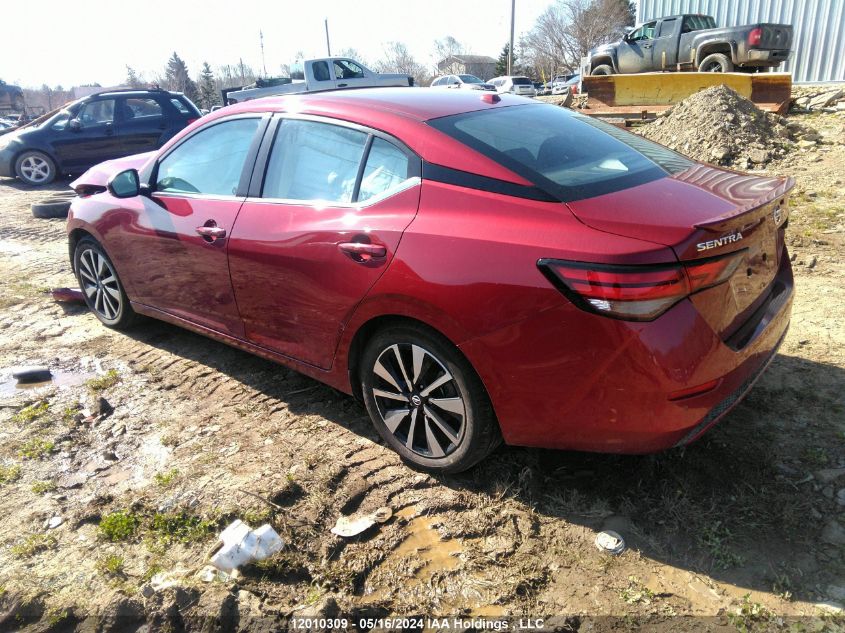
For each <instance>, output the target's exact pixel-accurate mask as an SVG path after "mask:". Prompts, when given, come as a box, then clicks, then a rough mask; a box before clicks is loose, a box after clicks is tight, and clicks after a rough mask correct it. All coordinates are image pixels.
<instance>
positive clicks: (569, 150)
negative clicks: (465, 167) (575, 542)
mask: <svg viewBox="0 0 845 633" xmlns="http://www.w3.org/2000/svg"><path fill="white" fill-rule="evenodd" d="M428 123H429V125H431V126H432V127H434V128H436V129H438V130H440V131H441V132H444V133H445V134H448V135H449V136H451V137H453V138H455V139H457V140H458V141H460V142H461V143H464V144H465V145H468V146H469V147H472V148H473V149H475V150H477V151H479V152H481V153H482V154H484V155H486V156H489V157H490V158H492V159H493V160H495V161H496V162H499V163H501V164H502V165H504V166H505V167H507V168H509V169H511V170H512V171H514V172H516V173H517V174H519V175H521V176H523V177H524V178H526V179H528V180H530V181H531V182H533V183H534V184H536V185H537V186H538V187H540V188H541V189H543V190H544V191H546V192H547V193H549V194H551V195H552V196H554V197H555V198H557V199H559V200H563V201H572V200H580V199H582V198H591V197H593V196H598V195H602V194H605V193H611V192H613V191H619V190H621V189H627V188H629V187H635V186H637V185H641V184H644V183H647V182H650V181H652V180H657V179H658V178H663V177H664V176H666V175H667V174H670V173H678V172H680V171H683V170H685V169H688V168H689V167H691V166H692V165H693V163H692V161H690V160H689V159H687V158H684V157H683V156H681V155H680V154H677V153H675V152H673V151H671V150H669V149H667V148H665V147H663V146H661V145H657V144H656V143H652V142H651V141H648V140H646V139H644V138H642V137H639V136H636V135H634V134H631V133H629V132H626V131H624V130H621V129H620V128H617V127H615V126H613V125H610V124H609V123H604V122H602V121H597V120H595V119H592V118H590V117H586V116H583V115H581V114H576V113H573V112H571V111H568V110H566V109H564V108H561V107H558V106H553V105H539V104H538V105H530V106H510V107H501V108H494V109H490V110H480V111H477V112H468V113H465V114H457V115H453V116H448V117H442V118H439V119H433V120H431V121H429V122H428Z"/></svg>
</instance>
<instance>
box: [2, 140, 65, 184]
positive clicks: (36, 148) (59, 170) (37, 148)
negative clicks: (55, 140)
mask: <svg viewBox="0 0 845 633" xmlns="http://www.w3.org/2000/svg"><path fill="white" fill-rule="evenodd" d="M27 152H40V153H41V154H44V155H45V156H46V157H47V158H49V159H50V160H51V161H53V167H55V168H56V178H59V177H60V176H63V175H64V173H65V171H64V167H63V166H62V163H61V161H59V159H58V158H57V157H56V154H55V153H54V152H53V151H52V149H49V148H47V147H44V146H42V145H24V146H23V147H22V148H21V149H20V150H19V151H17V152H15V155H14V156H13V157H12V170H13V171H14V172H15V176H17V167H18V159H20V157H21V156H23V155H24V154H26V153H27Z"/></svg>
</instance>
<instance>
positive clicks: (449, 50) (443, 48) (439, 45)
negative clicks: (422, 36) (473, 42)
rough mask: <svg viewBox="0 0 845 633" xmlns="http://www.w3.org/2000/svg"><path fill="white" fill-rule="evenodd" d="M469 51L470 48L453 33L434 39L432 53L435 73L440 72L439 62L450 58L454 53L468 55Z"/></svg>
mask: <svg viewBox="0 0 845 633" xmlns="http://www.w3.org/2000/svg"><path fill="white" fill-rule="evenodd" d="M468 52H469V51H468V49H467V48H466V47H465V46H464V45H463V44H461V43H460V42H459V41H458V40H456V39H455V38H454V37H452V36H451V35H447V36H446V37H444V38H443V39H439V40H434V51H433V52H432V54H431V56H432V60H433V67H434V74H435V75H436V74H439V73H440V70H439V69H438V64H439V63H440V62H442V61H443V60H444V59H448V58H449V57H452V56H453V55H466V54H467V53H468Z"/></svg>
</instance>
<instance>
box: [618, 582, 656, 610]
mask: <svg viewBox="0 0 845 633" xmlns="http://www.w3.org/2000/svg"><path fill="white" fill-rule="evenodd" d="M619 596H620V597H621V598H622V599H623V600H624V601H625V602H627V603H628V604H651V603H652V601H653V600H654V592H653V591H652V590H651V589H649V588H648V587H646V586H645V585H644V584H643V583H642V582H640V579H639V578H637V577H636V576H628V586H627V587H625V589H623V590H622V591H621V592H620V594H619Z"/></svg>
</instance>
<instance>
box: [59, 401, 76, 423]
mask: <svg viewBox="0 0 845 633" xmlns="http://www.w3.org/2000/svg"><path fill="white" fill-rule="evenodd" d="M77 413H79V407H78V406H75V407H65V408H64V409H62V422H64V423H65V424H67V425H68V426H70V425H71V424H73V421H74V418H75V417H76V414H77Z"/></svg>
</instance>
